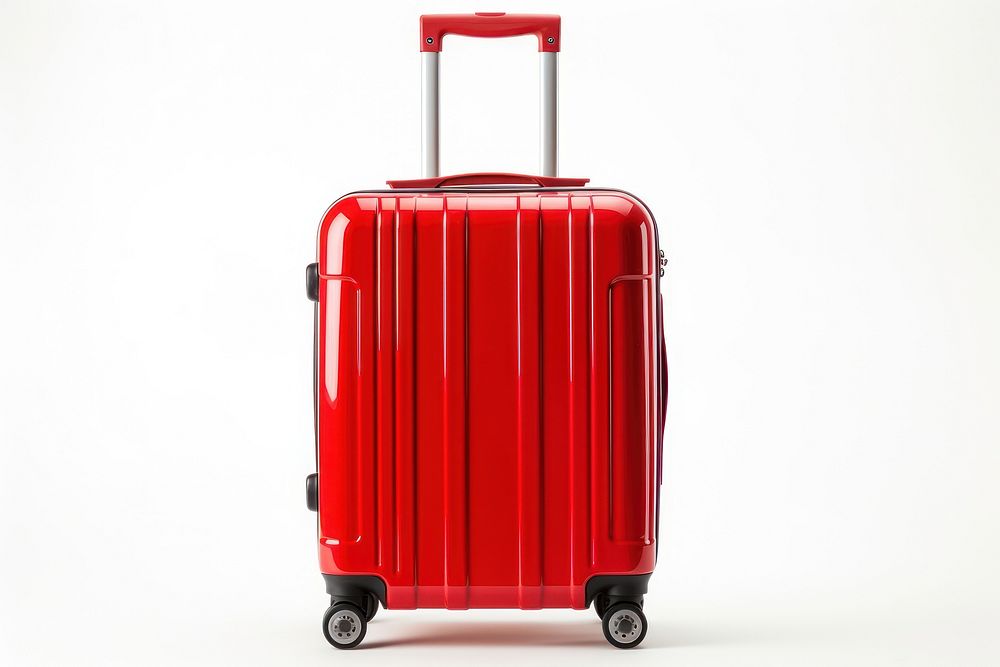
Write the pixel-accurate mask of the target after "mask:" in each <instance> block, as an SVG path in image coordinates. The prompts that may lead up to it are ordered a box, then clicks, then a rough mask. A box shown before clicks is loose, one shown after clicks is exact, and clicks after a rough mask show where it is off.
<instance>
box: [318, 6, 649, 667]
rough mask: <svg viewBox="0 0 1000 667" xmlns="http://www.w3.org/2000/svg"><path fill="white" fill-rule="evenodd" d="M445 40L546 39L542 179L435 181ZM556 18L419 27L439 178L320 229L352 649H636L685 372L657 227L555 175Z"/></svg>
mask: <svg viewBox="0 0 1000 667" xmlns="http://www.w3.org/2000/svg"><path fill="white" fill-rule="evenodd" d="M446 34H465V35H473V36H480V37H500V36H508V35H515V34H535V35H537V36H538V39H539V50H540V52H541V60H542V67H541V81H542V85H541V93H542V94H541V97H542V114H541V130H542V131H541V144H542V165H541V171H542V175H541V176H525V175H518V174H465V175H459V176H450V177H440V176H438V175H437V164H438V160H437V153H438V151H437V134H438V126H437V125H438V121H437V118H438V115H437V109H438V100H437V93H438V52H439V51H440V49H441V41H442V38H443V36H444V35H446ZM559 39H560V19H559V17H558V16H534V15H505V14H476V15H468V16H466V15H434V16H424V17H422V18H421V51H422V58H423V93H424V94H423V166H424V178H422V179H418V180H411V181H390V182H389V185H390V187H389V188H388V189H384V190H371V191H364V192H355V193H351V194H348V195H346V196H344V197H342V198H340V199H338V200H337V201H336V202H335V203H334V204H333V205H332V206H331V207H330V208H329V209H328V210H327V211H326V214H325V215H324V216H323V219H322V222H321V224H320V227H319V235H318V256H317V262H316V263H315V264H311V265H309V267H308V270H307V286H308V293H309V296H310V298H311V299H313V300H314V301H316V306H315V311H316V328H315V341H316V344H315V355H316V357H315V398H316V400H315V410H316V458H317V468H316V470H317V472H316V473H314V474H312V475H310V476H309V477H308V480H307V502H308V504H309V507H310V509H313V510H316V511H318V538H319V561H320V569H321V571H322V573H323V576H324V578H325V580H326V588H327V592H328V593H329V595H330V596H331V606H330V608H329V609H328V610H327V612H326V614H325V616H324V618H323V632H324V634H325V636H326V638H327V639H328V640H329V641H330V643H331V644H333V645H334V646H336V647H338V648H352V647H354V646H357V645H358V644H359V643H360V642H361V640H362V639H363V638H364V636H365V633H366V629H367V621H369V620H371V618H372V617H373V616H374V615H375V612H376V610H377V609H378V606H379V604H381V605H382V606H384V607H386V608H389V609H415V608H418V607H444V608H448V609H469V608H483V607H513V608H520V609H539V608H547V607H570V608H574V609H585V608H587V607H589V606H590V605H591V604H592V603H593V604H594V605H595V606H596V609H597V613H598V615H599V616H601V618H602V623H603V627H604V634H605V637H606V638H607V639H608V641H609V642H610V643H611V644H613V645H615V646H618V647H620V648H630V647H633V646H636V645H638V644H639V642H641V641H642V638H643V637H644V636H645V633H646V618H645V616H644V614H643V611H642V602H643V596H644V594H645V593H646V586H647V582H648V580H649V576H650V573H651V572H652V571H653V566H654V564H655V562H656V548H657V524H658V511H659V488H660V481H661V452H662V436H663V421H664V413H665V409H666V395H667V390H666V379H667V378H666V359H665V355H664V347H663V331H662V300H661V298H660V296H659V294H660V276H661V275H662V265H663V259H662V257H663V254H662V251H660V249H659V247H658V241H657V232H656V225H655V223H654V221H653V218H652V215H651V214H650V212H649V210H648V209H647V208H646V207H645V206H644V205H643V203H642V202H641V201H639V200H638V199H637V198H635V197H633V196H632V195H630V194H628V193H625V192H623V191H621V190H615V189H606V188H590V187H586V183H587V179H573V178H559V177H557V176H556V175H555V172H556V72H557V70H556V55H557V52H558V50H559V46H560V43H559Z"/></svg>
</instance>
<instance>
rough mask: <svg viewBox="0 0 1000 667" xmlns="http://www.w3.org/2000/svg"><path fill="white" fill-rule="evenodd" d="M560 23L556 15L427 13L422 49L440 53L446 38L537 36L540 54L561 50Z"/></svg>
mask: <svg viewBox="0 0 1000 667" xmlns="http://www.w3.org/2000/svg"><path fill="white" fill-rule="evenodd" d="M561 22H562V21H561V19H560V17H559V16H558V15H557V14H506V13H504V12H477V13H475V14H425V15H423V16H421V17H420V50H421V51H440V50H441V46H442V42H443V41H444V36H445V35H465V36H467V37H514V36H516V35H537V37H538V50H539V51H558V50H559V28H560V24H561ZM428 40H429V41H428ZM550 40H551V41H550Z"/></svg>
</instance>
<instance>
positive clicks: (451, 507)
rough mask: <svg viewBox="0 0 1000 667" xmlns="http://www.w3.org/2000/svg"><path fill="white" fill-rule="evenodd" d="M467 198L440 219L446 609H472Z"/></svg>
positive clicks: (449, 201) (450, 202)
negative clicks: (469, 595)
mask: <svg viewBox="0 0 1000 667" xmlns="http://www.w3.org/2000/svg"><path fill="white" fill-rule="evenodd" d="M467 200H468V198H467V197H465V196H454V197H446V198H444V200H443V201H444V210H443V211H442V215H441V226H442V229H441V242H442V245H441V262H440V267H441V270H442V278H441V282H442V288H443V289H442V296H441V304H442V312H441V330H442V332H443V335H442V338H441V346H442V351H441V359H442V367H441V376H442V388H443V394H442V400H441V410H442V415H441V424H442V428H443V432H442V435H443V447H444V455H443V467H442V473H441V475H442V478H443V479H444V510H445V516H447V517H448V520H447V521H446V522H445V526H444V558H445V562H444V578H445V589H444V596H445V606H447V607H448V608H450V609H463V608H466V607H468V592H469V589H468V585H469V567H468V552H469V541H468V507H469V480H468V446H469V438H468V431H467V430H466V409H467V408H466V400H467V396H468V375H467V364H466V361H467V344H468V317H467V313H466V305H467V301H466V289H467V284H468V273H467V270H466V269H467V246H468V239H467V237H466V231H467V229H468V217H467V212H466V202H467Z"/></svg>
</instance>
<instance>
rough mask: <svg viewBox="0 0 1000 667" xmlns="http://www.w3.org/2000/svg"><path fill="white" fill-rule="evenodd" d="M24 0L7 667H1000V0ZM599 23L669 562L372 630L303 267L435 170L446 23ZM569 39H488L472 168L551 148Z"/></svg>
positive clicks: (578, 149)
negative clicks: (327, 549)
mask: <svg viewBox="0 0 1000 667" xmlns="http://www.w3.org/2000/svg"><path fill="white" fill-rule="evenodd" d="M500 5H501V6H496V5H494V6H485V7H484V6H476V5H472V4H469V3H462V2H451V3H438V2H423V3H417V2H382V3H375V2H369V3H341V2H332V1H331V2H315V3H303V2H286V3H272V4H260V3H254V2H246V1H244V2H219V1H209V2H204V1H199V2H189V1H176V0H175V1H173V2H169V3H135V2H126V1H124V0H121V1H119V2H64V3H54V2H46V1H38V0H4V2H3V3H2V4H0V225H2V226H0V540H2V541H0V663H3V664H11V665H20V664H39V665H43V664H44V665H52V664H101V665H109V664H121V665H152V664H161V663H162V664H176V663H185V664H199V663H200V664H275V665H276V664H282V665H291V664H298V665H302V664H331V663H333V662H334V661H339V662H340V663H344V664H346V663H347V662H348V661H350V662H352V663H354V664H372V663H376V662H380V661H381V662H383V663H391V664H396V665H399V664H407V663H408V662H416V661H433V662H435V663H442V664H468V661H469V660H470V659H475V661H476V662H480V663H495V664H510V663H511V662H514V661H516V662H518V663H524V664H535V663H541V662H543V661H544V662H546V663H551V662H552V661H553V660H559V661H561V662H564V664H571V663H572V664H579V663H585V662H594V663H597V662H601V663H602V664H610V661H626V662H630V663H631V662H636V661H638V662H645V663H654V662H659V663H661V664H670V665H673V666H675V667H680V666H682V665H715V664H726V665H768V666H771V665H795V666H800V665H845V664H851V665H865V664H868V665H883V664H906V665H995V664H997V663H998V662H1000V639H998V634H997V628H998V627H1000V610H998V597H1000V572H998V570H1000V568H998V562H1000V537H998V522H1000V491H998V488H997V484H998V479H1000V420H998V416H997V411H998V401H1000V386H998V380H997V378H998V376H1000V352H998V347H1000V346H998V341H1000V268H998V267H1000V261H998V253H1000V188H998V186H1000V168H998V164H1000V158H998V151H1000V132H998V130H1000V123H998V118H1000V46H998V44H1000V6H998V5H997V4H996V3H991V2H985V1H984V2H957V1H955V0H939V1H931V2H923V3H900V2H843V1H837V2H833V1H830V2H791V1H787V2H780V1H770V2H753V3H748V2H735V1H732V2H724V1H721V0H712V1H709V2H655V3H654V2H651V3H634V2H624V1H622V0H619V1H617V2H613V3H609V2H601V3H596V2H541V3H538V2H533V3H526V2H514V1H511V2H507V3H500ZM475 9H480V10H481V9H506V10H509V11H516V10H521V11H550V12H560V13H562V14H563V17H564V22H563V34H564V41H563V47H564V48H563V53H562V56H561V65H560V67H561V101H562V106H561V115H560V117H561V140H562V149H561V164H562V170H561V171H562V174H563V175H566V176H589V177H590V178H591V179H593V182H594V183H596V184H600V185H607V186H619V187H624V188H626V189H628V190H630V191H632V192H635V193H637V194H638V195H639V196H641V197H643V198H644V199H645V200H646V202H647V203H648V204H649V205H650V207H651V208H652V210H653V211H654V212H655V213H656V215H657V218H658V221H659V224H660V226H661V238H662V239H663V243H664V246H665V248H666V251H667V254H668V256H669V258H670V265H669V267H668V271H667V280H666V283H665V284H666V293H667V302H666V303H667V341H668V350H669V355H670V359H671V367H670V370H671V376H670V380H671V391H670V400H671V404H670V413H669V421H668V425H667V446H666V457H667V458H666V480H665V487H664V501H663V507H664V515H663V520H662V527H661V530H662V535H663V537H664V540H663V544H662V548H661V550H660V555H661V561H660V563H659V564H658V567H657V573H656V575H655V576H654V578H653V580H652V584H651V590H650V594H649V597H648V599H647V607H646V611H647V615H648V617H649V621H650V624H651V628H650V631H649V635H648V636H647V638H646V641H645V643H644V645H643V647H642V648H641V649H639V650H636V651H632V652H628V653H621V652H615V651H614V650H613V649H611V648H610V647H608V646H607V645H606V644H605V641H604V639H603V637H602V636H601V632H600V627H599V624H598V622H597V620H596V618H594V616H593V612H592V611H588V612H571V611H545V612H515V611H509V612H444V611H417V612H404V611H397V612H393V611H388V612H387V611H383V612H381V614H380V615H379V618H378V619H376V621H375V622H374V623H373V624H372V625H371V626H370V628H369V634H368V639H367V640H366V643H365V645H366V646H367V647H369V648H368V650H359V651H355V652H354V653H353V654H342V653H338V652H335V651H334V649H332V648H330V647H329V646H328V645H327V644H326V642H325V641H324V639H323V637H322V635H321V633H320V618H321V614H322V612H323V610H324V608H325V605H326V597H325V595H324V593H323V587H322V580H321V579H320V576H319V574H318V567H317V562H316V555H315V545H314V530H315V525H314V521H315V516H314V515H313V514H312V513H310V512H307V511H306V509H305V506H304V494H303V479H304V477H305V475H306V474H307V473H308V472H310V471H311V470H312V467H313V451H312V447H313V444H312V415H311V407H310V401H311V389H310V381H311V335H312V334H311V326H312V325H311V323H312V307H311V304H310V303H309V302H308V301H307V300H306V297H305V292H304V277H303V275H304V273H303V268H304V266H305V264H306V263H308V262H309V261H312V257H313V255H314V252H315V245H314V244H315V229H316V224H317V223H318V220H319V217H320V215H321V214H322V212H323V211H324V209H325V208H326V206H327V205H328V204H329V203H330V202H331V201H332V200H334V199H335V198H336V197H338V196H339V195H340V194H342V193H344V192H347V191H350V190H354V189H359V188H366V187H367V188H372V187H377V186H379V184H380V183H381V182H382V181H383V180H385V179H386V178H406V177H416V176H418V165H419V161H418V150H419V132H418V130H419V111H418V110H419V76H418V73H419V59H418V56H417V42H418V37H417V16H418V14H420V13H421V12H432V11H472V10H475ZM536 61H537V55H536V53H535V49H534V45H533V43H532V39H531V38H523V39H512V40H494V41H488V42H487V41H482V42H474V41H473V40H466V39H462V38H451V39H449V40H447V42H446V49H445V53H444V54H443V57H442V82H443V83H442V85H443V95H444V98H443V104H444V107H443V109H444V116H443V119H442V127H443V128H444V135H443V147H442V156H443V163H442V168H443V170H444V171H445V172H460V171H470V170H512V171H528V172H533V171H536V167H535V159H536V153H535V150H536V144H535V141H536V108H537V107H536V105H537V91H536V86H537V78H536V77H537V62H536Z"/></svg>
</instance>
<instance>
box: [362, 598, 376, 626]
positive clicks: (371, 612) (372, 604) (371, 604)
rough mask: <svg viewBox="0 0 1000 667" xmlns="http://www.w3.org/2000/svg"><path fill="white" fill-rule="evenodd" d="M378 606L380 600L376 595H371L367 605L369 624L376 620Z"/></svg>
mask: <svg viewBox="0 0 1000 667" xmlns="http://www.w3.org/2000/svg"><path fill="white" fill-rule="evenodd" d="M378 605H379V602H378V598H377V597H376V596H375V595H372V594H371V593H369V594H368V601H367V604H366V605H365V620H366V621H368V622H369V623H370V622H371V620H372V619H373V618H375V614H377V613H378Z"/></svg>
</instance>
